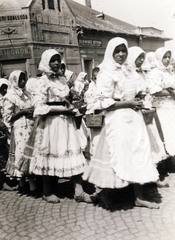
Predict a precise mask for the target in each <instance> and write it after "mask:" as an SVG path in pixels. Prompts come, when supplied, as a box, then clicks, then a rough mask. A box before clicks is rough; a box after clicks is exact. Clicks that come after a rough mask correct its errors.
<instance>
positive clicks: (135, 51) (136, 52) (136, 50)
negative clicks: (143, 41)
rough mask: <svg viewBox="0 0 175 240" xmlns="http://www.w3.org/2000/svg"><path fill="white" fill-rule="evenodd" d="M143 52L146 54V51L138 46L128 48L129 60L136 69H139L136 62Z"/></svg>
mask: <svg viewBox="0 0 175 240" xmlns="http://www.w3.org/2000/svg"><path fill="white" fill-rule="evenodd" d="M142 53H144V54H146V53H145V51H144V50H143V49H142V48H140V47H138V46H134V47H130V48H128V59H127V62H128V64H129V65H130V66H131V67H132V68H133V69H134V70H137V66H136V64H135V61H136V59H137V58H138V57H139V56H140V54H142Z"/></svg>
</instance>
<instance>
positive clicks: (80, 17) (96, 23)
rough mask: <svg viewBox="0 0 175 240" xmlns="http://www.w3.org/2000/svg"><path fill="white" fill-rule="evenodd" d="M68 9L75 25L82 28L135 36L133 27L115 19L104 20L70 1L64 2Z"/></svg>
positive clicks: (106, 17)
mask: <svg viewBox="0 0 175 240" xmlns="http://www.w3.org/2000/svg"><path fill="white" fill-rule="evenodd" d="M66 2H67V5H68V7H69V8H70V10H71V12H72V14H73V15H74V17H75V18H76V23H77V24H78V25H80V26H82V27H84V28H87V29H91V30H97V31H107V32H111V33H116V32H118V33H123V34H129V35H137V33H136V32H135V28H136V27H135V26H134V25H131V24H129V23H126V22H123V21H120V20H118V19H116V18H113V17H110V16H108V15H106V14H105V15H104V20H103V19H102V18H101V17H100V18H98V17H97V16H98V15H100V14H101V15H102V13H100V12H98V11H96V10H94V9H92V8H89V7H86V6H84V5H82V4H79V3H77V2H74V1H72V0H66Z"/></svg>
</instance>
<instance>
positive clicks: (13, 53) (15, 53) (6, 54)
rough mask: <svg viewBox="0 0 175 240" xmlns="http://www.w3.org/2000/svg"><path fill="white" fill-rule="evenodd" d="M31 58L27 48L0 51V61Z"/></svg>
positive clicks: (29, 50)
mask: <svg viewBox="0 0 175 240" xmlns="http://www.w3.org/2000/svg"><path fill="white" fill-rule="evenodd" d="M23 58H31V49H30V48H29V47H20V48H2V49H0V60H11V59H23Z"/></svg>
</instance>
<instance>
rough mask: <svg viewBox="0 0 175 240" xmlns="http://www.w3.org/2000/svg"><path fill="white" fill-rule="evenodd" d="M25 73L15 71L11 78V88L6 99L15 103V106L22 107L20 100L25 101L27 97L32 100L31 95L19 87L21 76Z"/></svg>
mask: <svg viewBox="0 0 175 240" xmlns="http://www.w3.org/2000/svg"><path fill="white" fill-rule="evenodd" d="M21 73H24V72H23V71H21V70H15V71H13V72H12V73H11V74H10V76H9V88H8V89H7V94H6V95H5V98H6V99H8V100H10V101H11V102H13V103H14V104H15V105H17V106H20V99H24V98H25V96H27V97H28V98H30V95H29V94H28V93H27V92H26V89H25V88H23V89H22V88H20V87H19V86H18V83H19V77H20V74H21Z"/></svg>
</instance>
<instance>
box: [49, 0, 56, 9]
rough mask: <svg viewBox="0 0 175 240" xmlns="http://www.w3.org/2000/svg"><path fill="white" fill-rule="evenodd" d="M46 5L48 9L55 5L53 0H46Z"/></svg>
mask: <svg viewBox="0 0 175 240" xmlns="http://www.w3.org/2000/svg"><path fill="white" fill-rule="evenodd" d="M48 7H49V9H52V10H54V9H55V7H54V0H48Z"/></svg>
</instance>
